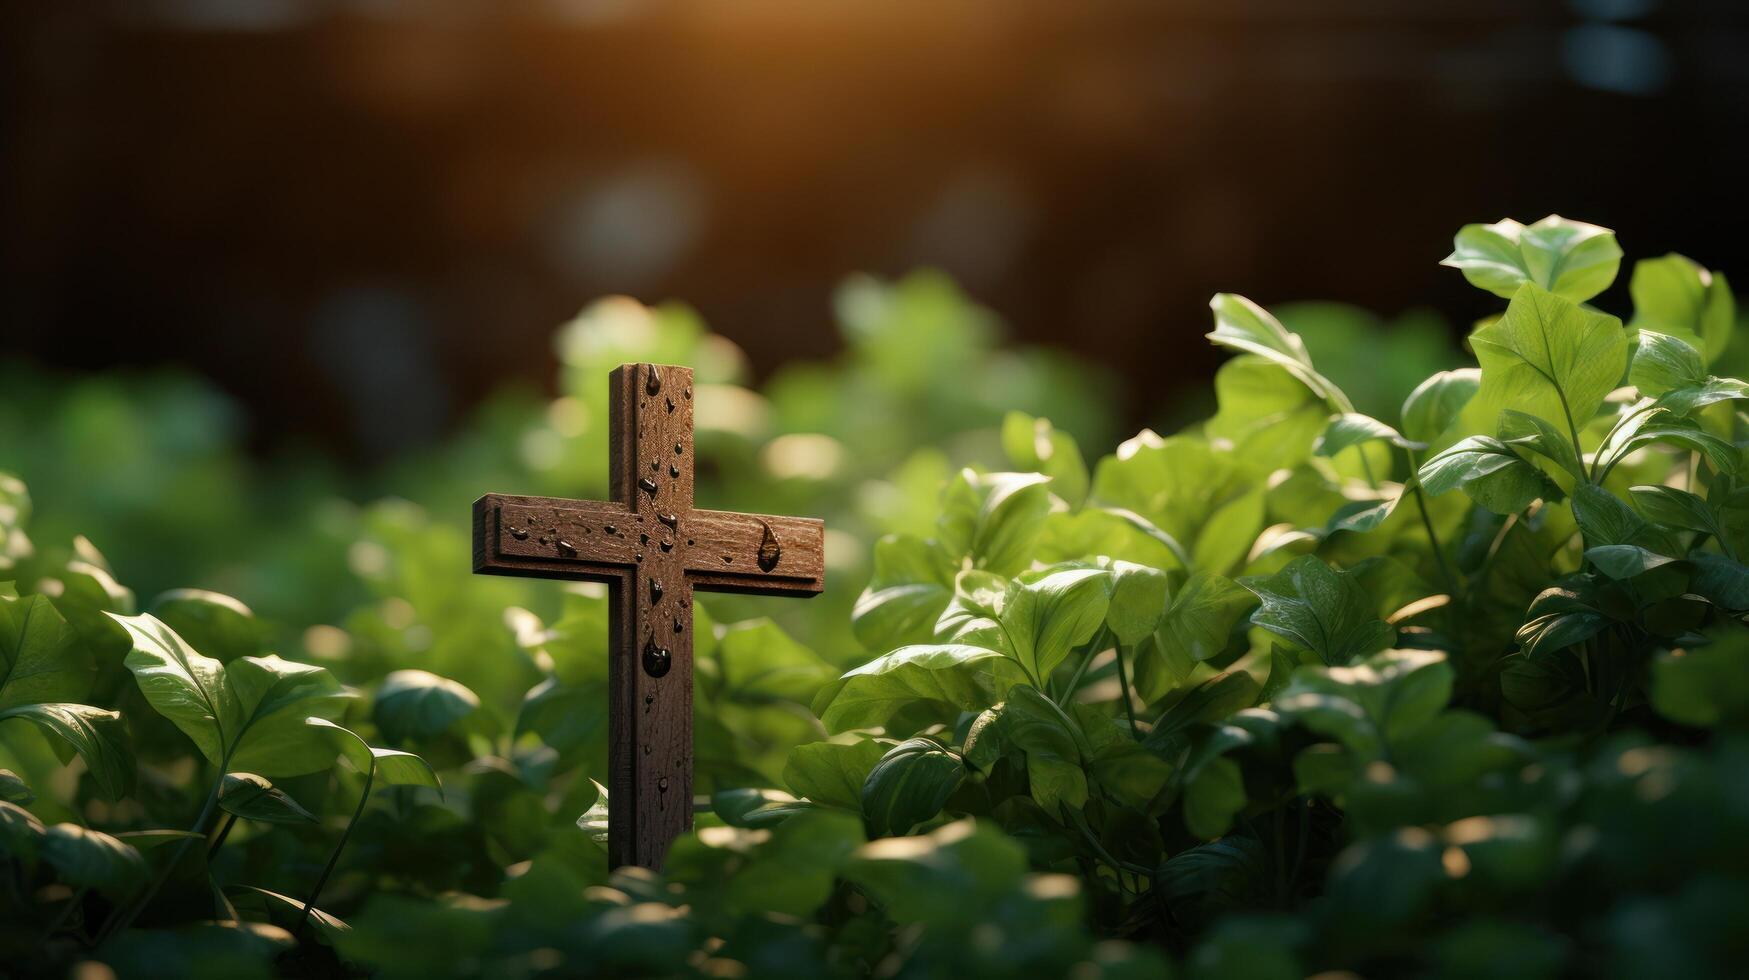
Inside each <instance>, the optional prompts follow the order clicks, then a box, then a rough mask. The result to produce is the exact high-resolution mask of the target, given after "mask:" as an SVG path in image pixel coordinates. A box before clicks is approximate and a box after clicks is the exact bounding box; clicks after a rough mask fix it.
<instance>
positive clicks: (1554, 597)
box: [1517, 582, 1609, 657]
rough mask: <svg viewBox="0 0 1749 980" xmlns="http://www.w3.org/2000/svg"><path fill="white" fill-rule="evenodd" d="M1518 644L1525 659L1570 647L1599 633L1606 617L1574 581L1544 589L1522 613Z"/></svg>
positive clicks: (1607, 623) (1606, 620)
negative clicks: (1522, 622) (1522, 619)
mask: <svg viewBox="0 0 1749 980" xmlns="http://www.w3.org/2000/svg"><path fill="white" fill-rule="evenodd" d="M1524 616H1525V620H1524V625H1523V626H1522V627H1520V628H1519V630H1518V637H1517V639H1518V644H1519V646H1520V647H1522V648H1523V649H1524V653H1525V655H1526V656H1530V657H1535V656H1538V655H1540V654H1543V653H1552V652H1554V651H1556V650H1560V649H1563V648H1565V647H1570V646H1572V645H1573V644H1575V643H1580V642H1583V641H1585V640H1587V639H1590V638H1591V637H1593V636H1595V635H1597V634H1598V633H1601V632H1602V631H1603V630H1604V629H1605V628H1606V627H1607V626H1608V625H1609V617H1608V616H1605V615H1604V614H1603V613H1602V612H1599V611H1598V610H1597V609H1596V608H1595V607H1594V606H1593V605H1591V600H1590V598H1589V596H1588V595H1587V594H1586V593H1585V592H1584V591H1582V586H1581V585H1580V584H1578V583H1576V582H1574V583H1569V584H1566V585H1556V586H1551V587H1549V588H1547V589H1544V590H1543V591H1542V593H1541V594H1539V595H1538V596H1537V597H1536V598H1535V599H1534V600H1532V601H1531V604H1530V608H1529V609H1527V610H1526V611H1525V614H1524Z"/></svg>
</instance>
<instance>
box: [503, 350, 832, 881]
mask: <svg viewBox="0 0 1749 980" xmlns="http://www.w3.org/2000/svg"><path fill="white" fill-rule="evenodd" d="M692 412H693V401H692V371H691V369H689V368H683V367H671V366H658V365H649V364H644V365H623V366H621V367H620V368H619V369H617V370H615V371H614V372H613V377H612V401H611V419H610V426H609V427H610V432H611V439H612V442H611V443H610V445H609V455H610V460H611V473H612V477H611V478H612V481H613V483H612V490H613V499H612V500H611V501H607V502H598V501H589V500H566V499H563V498H557V497H521V496H512V495H508V494H496V493H490V494H487V495H485V496H483V497H481V498H480V499H479V500H477V501H475V502H474V571H476V572H479V573H483V574H488V575H521V576H532V577H537V578H557V579H573V580H575V579H584V580H591V581H599V582H606V583H607V585H608V592H609V596H610V597H609V608H610V610H611V616H610V629H611V632H612V637H611V646H610V650H611V651H612V653H611V656H612V661H611V663H610V664H609V669H608V684H609V694H608V724H609V739H608V744H609V748H608V752H609V756H610V760H609V761H610V763H611V766H612V773H611V778H610V780H609V784H608V793H609V796H608V858H609V860H610V861H611V862H612V863H613V864H614V865H615V866H620V865H628V864H635V865H640V866H642V867H647V868H656V867H660V866H661V863H662V857H663V855H664V854H665V853H666V852H667V849H668V845H669V843H670V842H672V841H673V840H674V838H675V837H676V836H678V835H679V834H681V833H683V832H684V831H685V830H686V829H687V828H688V827H690V826H691V825H692V593H693V590H694V589H700V590H704V591H711V592H741V593H751V594H756V595H788V596H804V597H805V596H812V595H816V594H818V593H819V591H820V590H821V588H822V587H823V586H824V584H825V546H824V545H825V525H824V524H823V523H822V522H820V521H818V520H814V519H812V518H803V517H777V516H768V515H755V514H737V513H728V512H723V511H711V510H694V509H693V506H692V491H693V448H692V418H693V415H692Z"/></svg>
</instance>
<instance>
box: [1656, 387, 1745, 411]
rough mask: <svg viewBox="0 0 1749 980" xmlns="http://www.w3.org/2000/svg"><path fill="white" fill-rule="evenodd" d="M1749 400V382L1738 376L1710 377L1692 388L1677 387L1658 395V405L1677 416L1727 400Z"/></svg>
mask: <svg viewBox="0 0 1749 980" xmlns="http://www.w3.org/2000/svg"><path fill="white" fill-rule="evenodd" d="M1744 400H1749V384H1745V383H1744V382H1742V381H1738V380H1737V379H1736V378H1708V379H1706V381H1704V382H1702V383H1701V384H1699V385H1696V386H1694V387H1692V388H1677V389H1675V390H1673V391H1667V392H1665V393H1664V394H1662V395H1660V396H1658V407H1659V408H1662V409H1664V410H1665V411H1668V412H1669V413H1670V414H1672V415H1675V416H1684V415H1690V414H1692V413H1693V412H1694V411H1695V410H1696V409H1699V408H1705V407H1706V406H1708V405H1713V404H1717V403H1718V402H1725V401H1744Z"/></svg>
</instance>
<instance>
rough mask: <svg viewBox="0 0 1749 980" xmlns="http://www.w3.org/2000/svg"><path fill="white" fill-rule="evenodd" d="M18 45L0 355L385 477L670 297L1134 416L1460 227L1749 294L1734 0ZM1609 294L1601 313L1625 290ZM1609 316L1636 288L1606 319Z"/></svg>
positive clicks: (175, 25) (324, 25) (0, 278)
mask: <svg viewBox="0 0 1749 980" xmlns="http://www.w3.org/2000/svg"><path fill="white" fill-rule="evenodd" d="M3 17H4V25H5V30H4V32H3V36H0V84H3V91H0V99H3V102H0V105H3V110H0V113H3V114H0V146H4V147H5V150H4V152H3V154H0V211H3V213H4V214H5V215H6V220H5V221H4V222H3V223H0V296H3V297H4V299H3V304H4V305H3V306H0V323H3V324H4V328H3V332H4V334H5V339H6V347H7V349H8V351H9V352H10V353H13V354H17V353H20V352H22V353H23V354H25V355H27V356H30V357H33V358H35V359H37V360H39V361H40V362H43V363H46V364H50V365H57V366H66V367H76V368H93V367H107V366H114V365H157V364H164V363H170V364H180V365H185V366H188V367H192V368H193V369H195V370H198V371H200V372H202V373H204V374H207V375H209V376H210V377H212V378H214V379H215V380H216V381H217V382H218V383H219V384H220V385H221V386H222V387H224V388H225V389H226V390H228V391H229V392H231V393H232V394H234V395H235V396H237V397H238V398H239V399H240V400H241V401H243V402H244V403H245V405H246V406H247V408H248V410H249V411H250V413H251V414H252V417H253V420H254V424H253V439H254V440H255V442H256V443H257V445H278V444H282V443H284V442H286V441H288V440H292V441H306V440H308V441H316V442H319V443H323V444H326V445H329V446H333V447H336V448H339V449H342V450H344V451H347V452H350V453H352V454H354V455H362V456H367V457H374V456H378V455H381V454H384V453H387V452H388V451H390V450H394V449H398V448H403V447H407V446H411V445H419V444H423V443H426V442H429V441H430V440H432V439H434V438H436V437H437V436H439V435H441V434H443V433H444V432H445V431H447V430H448V429H449V427H451V426H452V425H453V424H454V423H455V422H456V420H458V419H459V418H460V417H461V416H462V414H463V413H464V412H465V411H466V410H467V409H468V408H469V407H471V406H472V405H474V404H475V403H477V402H478V400H479V399H480V398H481V397H483V396H484V395H485V394H486V393H487V392H489V391H491V390H493V389H495V388H497V387H499V386H501V385H502V384H504V383H505V382H507V381H515V380H522V381H525V382H527V383H528V384H530V385H534V386H542V387H550V386H551V384H552V379H553V377H554V374H555V364H556V359H555V355H554V352H553V351H552V348H551V340H550V338H551V336H552V332H553V329H554V327H555V325H557V324H558V323H560V322H562V321H563V320H565V319H567V318H569V317H570V316H571V315H573V314H574V313H575V312H576V311H577V310H578V309H579V308H580V307H581V306H582V305H583V304H584V303H585V302H586V301H588V300H589V299H592V298H594V297H597V296H600V295H604V294H609V293H626V294H630V295H633V296H636V297H638V298H640V299H643V300H645V301H655V300H660V299H665V298H670V297H673V298H680V299H683V300H685V301H687V302H689V303H691V304H693V305H694V306H696V308H697V309H698V310H699V311H700V312H701V313H702V314H703V315H704V317H705V318H706V319H707V320H708V322H709V323H710V324H711V326H712V327H713V328H714V329H715V330H717V331H719V332H721V333H723V334H725V335H727V336H729V337H731V338H732V339H734V340H735V341H737V342H738V343H739V344H740V345H741V346H742V347H744V348H745V349H746V351H747V352H748V354H749V355H750V357H751V359H752V362H753V365H754V367H755V370H756V373H758V374H759V375H760V376H762V377H763V376H766V375H769V373H770V372H771V371H772V370H773V369H775V368H776V367H777V366H778V365H780V364H782V363H784V362H785V361H786V360H787V359H791V358H795V357H819V356H822V355H825V354H828V353H830V352H832V351H834V350H836V349H837V348H838V347H839V346H840V344H841V341H840V338H839V336H838V334H837V333H836V331H835V330H834V329H833V327H832V326H831V321H832V317H831V307H832V293H833V290H834V288H835V287H836V285H837V284H838V283H839V282H840V281H841V280H842V278H843V277H844V276H846V275H848V274H850V273H853V272H859V271H868V272H874V273H877V274H882V275H897V274H901V273H904V272H906V271H908V270H911V269H913V268H917V267H920V266H934V267H939V268H941V269H943V270H945V271H946V272H948V273H949V274H950V275H951V276H953V277H954V278H955V279H957V280H958V281H959V282H960V283H962V284H963V285H964V286H965V287H966V288H967V290H968V291H969V292H970V293H971V294H972V295H973V296H975V297H976V298H977V299H979V300H980V301H981V302H983V303H985V304H987V305H988V306H989V307H991V308H992V309H994V310H995V311H996V312H997V313H999V314H1000V315H1001V316H1002V317H1003V318H1004V319H1005V320H1006V321H1007V322H1008V323H1009V324H1010V325H1011V328H1012V330H1013V332H1014V334H1015V335H1017V336H1019V337H1020V338H1023V339H1025V340H1028V341H1032V342H1037V343H1045V344H1050V345H1055V346H1060V347H1064V348H1069V349H1072V350H1074V351H1077V352H1079V353H1081V354H1083V355H1084V356H1086V357H1087V358H1089V359H1091V360H1093V361H1095V362H1096V363H1100V364H1103V365H1105V366H1107V367H1109V368H1110V369H1111V370H1113V371H1114V372H1116V373H1118V374H1119V375H1120V376H1121V377H1122V378H1123V379H1124V381H1125V382H1126V383H1127V385H1128V394H1127V395H1126V399H1127V400H1126V401H1125V403H1124V404H1125V405H1126V406H1127V409H1128V411H1129V413H1130V415H1131V421H1134V422H1137V423H1142V422H1148V421H1152V420H1154V419H1155V418H1156V417H1157V415H1156V413H1157V412H1159V411H1160V410H1161V406H1162V405H1163V404H1165V402H1166V400H1167V399H1166V397H1165V394H1164V393H1165V392H1166V391H1167V390H1169V389H1170V388H1172V387H1173V386H1174V385H1175V384H1176V383H1178V382H1181V381H1185V380H1187V379H1195V378H1204V377H1206V376H1208V374H1209V373H1210V371H1211V370H1212V368H1213V366H1214V365H1215V364H1216V363H1217V362H1218V360H1219V355H1218V354H1217V353H1216V351H1215V350H1214V349H1213V348H1211V347H1209V346H1208V345H1207V344H1206V343H1204V342H1203V341H1202V340H1201V339H1200V335H1201V334H1202V333H1203V332H1204V331H1205V330H1206V329H1207V324H1208V314H1207V309H1206V303H1207V300H1208V297H1209V295H1210V294H1211V293H1213V292H1215V291H1217V290H1233V291H1238V292H1243V293H1246V294H1249V295H1252V296H1254V297H1255V298H1256V299H1258V300H1259V301H1261V302H1264V303H1277V302H1281V301H1286V300H1294V299H1306V298H1319V299H1334V300H1341V301H1345V302H1350V303H1355V304H1359V305H1362V306H1365V307H1368V308H1371V309H1374V310H1377V311H1379V312H1381V313H1383V314H1386V315H1389V316H1395V315H1397V314H1398V313H1401V312H1403V311H1405V310H1408V309H1411V308H1416V307H1422V306H1432V307H1436V308H1438V309H1439V310H1441V311H1442V312H1443V313H1444V314H1445V315H1446V316H1447V317H1448V318H1450V319H1451V320H1452V321H1453V327H1452V329H1453V330H1456V329H1457V324H1460V323H1462V322H1463V321H1464V320H1466V319H1467V318H1469V317H1471V316H1473V315H1478V314H1480V313H1481V312H1482V311H1484V310H1485V309H1487V308H1488V305H1487V300H1488V297H1487V296H1486V295H1484V294H1482V293H1480V292H1479V291H1477V290H1474V289H1472V288H1469V287H1468V286H1466V285H1465V284H1464V282H1463V280H1462V278H1461V277H1460V276H1458V275H1457V274H1456V273H1453V272H1451V271H1450V270H1441V269H1439V268H1438V267H1437V266H1436V265H1435V262H1436V260H1437V259H1438V258H1439V257H1441V256H1442V255H1443V254H1444V253H1445V251H1446V250H1447V249H1448V247H1449V243H1450V236H1451V233H1452V231H1453V230H1454V229H1456V228H1457V227H1458V226H1460V225H1462V224H1464V223H1466V222H1473V221H1492V220H1495V219H1498V218H1500V217H1503V216H1505V215H1507V214H1510V215H1512V216H1515V217H1519V218H1523V219H1525V220H1532V219H1535V218H1537V217H1541V216H1542V215H1544V214H1547V213H1551V212H1558V213H1563V214H1568V215H1572V216H1575V217H1580V218H1583V219H1585V220H1589V221H1594V222H1598V223H1602V224H1606V225H1610V226H1612V227H1615V228H1616V229H1617V230H1618V232H1619V233H1620V237H1621V238H1622V240H1623V241H1624V242H1629V243H1631V245H1632V248H1633V250H1634V252H1635V254H1638V255H1655V254H1661V253H1662V252H1664V251H1667V250H1669V249H1671V248H1674V247H1678V246H1680V247H1682V248H1684V249H1685V250H1686V251H1688V252H1690V253H1691V254H1693V257H1694V258H1696V259H1697V260H1699V261H1701V262H1703V263H1705V264H1707V265H1709V266H1711V267H1714V268H1721V269H1724V270H1726V271H1727V272H1736V271H1737V270H1740V269H1749V247H1746V246H1745V245H1744V244H1743V241H1744V240H1743V238H1742V237H1741V236H1740V234H1739V233H1738V232H1737V231H1736V230H1735V227H1734V225H1735V222H1733V221H1732V220H1731V217H1732V216H1733V215H1738V214H1741V213H1743V211H1744V205H1745V203H1746V202H1745V200H1744V191H1743V189H1742V188H1743V187H1744V183H1743V181H1742V179H1741V176H1740V175H1741V174H1742V173H1743V172H1744V171H1745V169H1749V136H1746V135H1745V130H1744V128H1743V126H1742V119H1743V117H1744V108H1745V106H1746V105H1749V61H1745V60H1744V59H1743V58H1742V57H1741V53H1742V52H1743V51H1744V50H1745V49H1746V48H1749V11H1746V10H1745V9H1744V8H1743V7H1741V6H1740V5H1737V4H1734V3H1730V2H1726V0H1711V2H1708V0H1696V2H1689V3H1680V4H1678V3H1671V2H1660V0H1573V2H1570V3H1553V2H1532V3H1525V2H1520V0H1419V2H1413V3H1388V2H1379V0H1245V2H1234V0H1168V2H1162V3H1139V2H1128V0H1097V2H1083V3H1075V4H1058V3H1042V2H1041V3H1015V2H1010V0H980V2H972V3H962V4H940V3H930V2H919V0H896V2H895V0H883V2H878V3H875V2H855V3H832V4H819V3H814V2H799V0H797V2H791V0H750V2H738V3H727V2H721V3H701V4H684V3H662V2H651V3H640V2H634V0H546V2H533V0H524V2H514V3H509V2H507V3H494V4H472V3H457V2H442V3H411V2H401V0H368V2H367V0H347V2H341V0H329V2H320V0H150V2H147V0H139V2H131V3H95V4H51V3H42V4H31V5H25V6H21V7H15V8H12V9H11V10H10V11H9V12H8V13H6V14H4V15H3ZM1625 288H1626V287H1625V277H1624V281H1623V282H1622V283H1618V285H1617V286H1616V287H1615V289H1616V290H1618V291H1622V292H1624V293H1625ZM1612 295H1613V294H1612Z"/></svg>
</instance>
